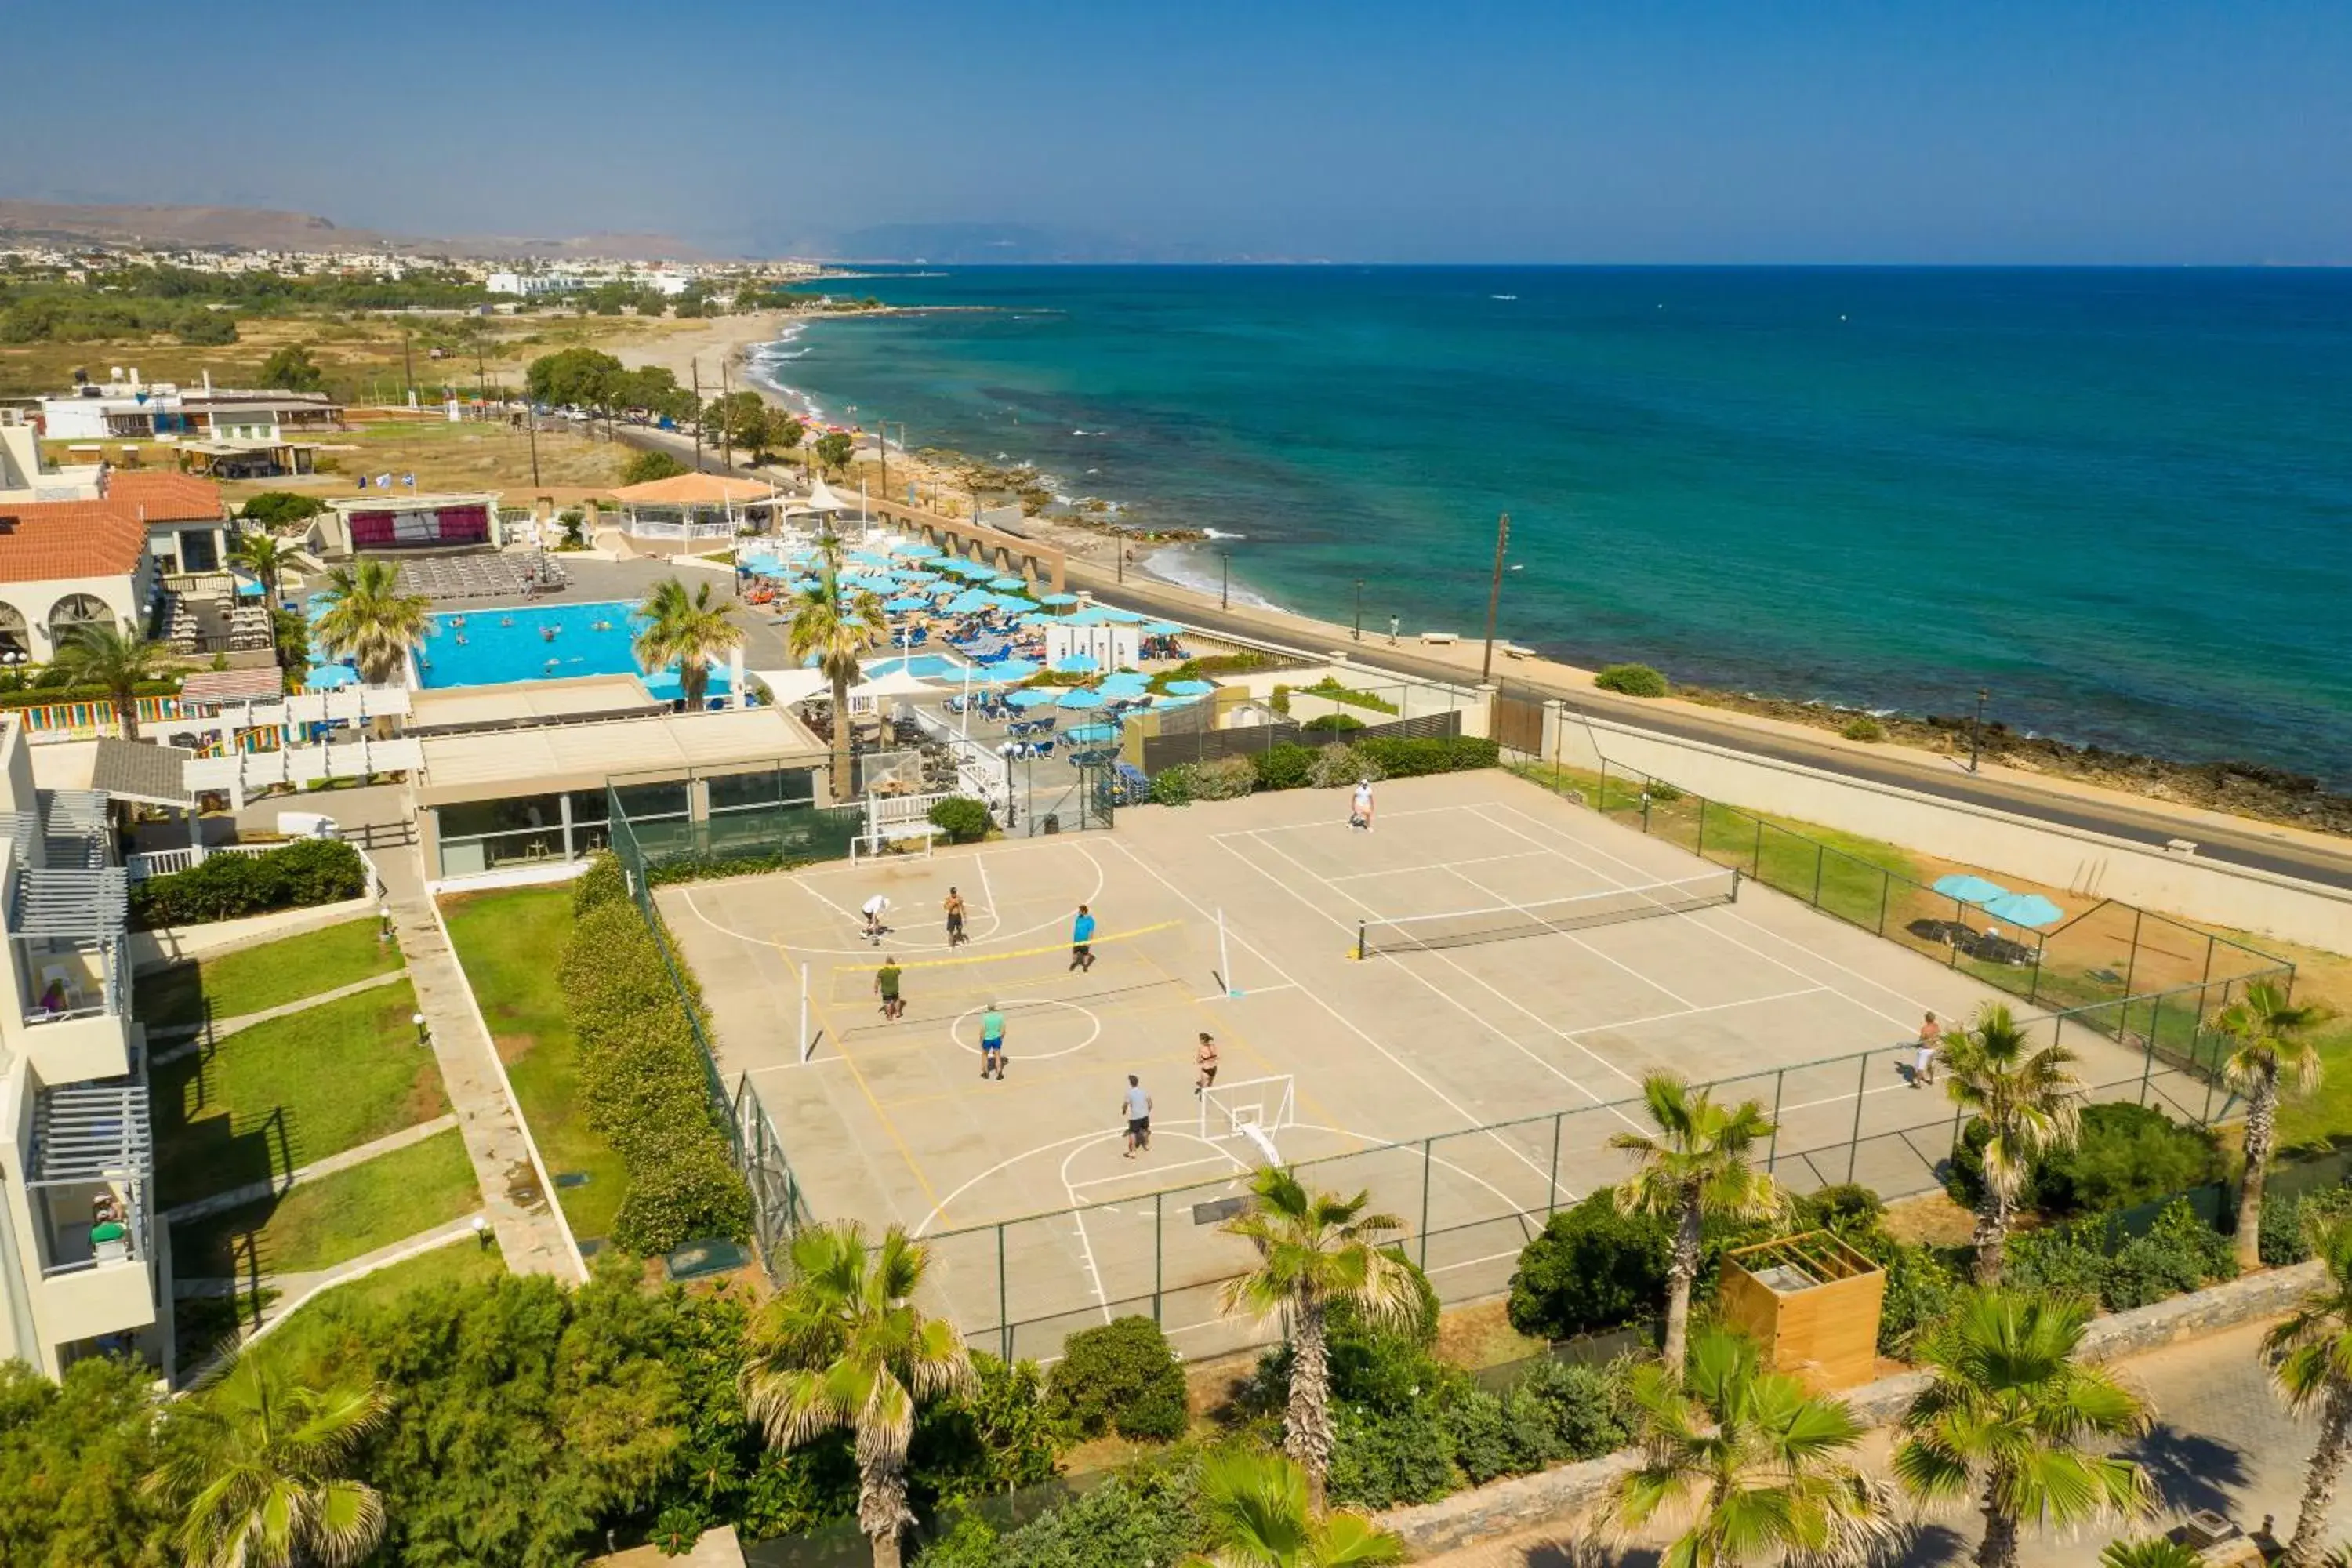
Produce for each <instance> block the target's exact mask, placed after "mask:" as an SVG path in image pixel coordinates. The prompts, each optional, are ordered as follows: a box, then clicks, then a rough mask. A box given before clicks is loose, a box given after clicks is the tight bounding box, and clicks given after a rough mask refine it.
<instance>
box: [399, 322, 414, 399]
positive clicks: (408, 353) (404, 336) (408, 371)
mask: <svg viewBox="0 0 2352 1568" xmlns="http://www.w3.org/2000/svg"><path fill="white" fill-rule="evenodd" d="M400 379H401V383H402V385H403V388H404V393H405V395H406V396H407V398H408V402H409V404H410V405H411V406H412V407H413V406H415V403H416V334H415V332H414V331H410V330H409V329H408V328H406V327H403V328H401V329H400Z"/></svg>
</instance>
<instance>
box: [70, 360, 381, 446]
mask: <svg viewBox="0 0 2352 1568" xmlns="http://www.w3.org/2000/svg"><path fill="white" fill-rule="evenodd" d="M39 406H40V425H41V432H42V434H43V435H44V436H45V437H47V438H48V439H49V440H52V441H136V440H151V439H153V438H155V437H180V436H193V437H200V438H204V439H208V440H220V441H227V440H238V441H255V442H266V441H278V440H281V439H283V438H284V437H286V436H287V435H288V434H289V432H291V433H306V432H318V431H328V430H340V429H341V428H342V427H343V410H342V406H341V405H340V404H338V403H336V402H335V401H334V400H333V399H332V398H331V397H329V396H328V395H326V394H325V393H323V392H288V391H284V390H280V389H244V390H240V389H235V388H226V387H224V388H219V389H215V387H214V386H213V384H212V381H211V378H210V377H209V376H208V377H206V378H205V384H204V386H203V388H202V389H201V390H199V391H194V392H184V391H183V390H182V389H181V388H180V387H179V386H178V385H177V384H175V383H173V382H168V381H159V382H152V383H150V382H142V380H140V378H139V372H138V370H137V368H136V367H133V368H131V370H128V371H123V370H116V371H113V372H111V373H110V376H109V379H108V380H107V381H105V382H104V383H102V384H101V383H98V382H85V383H83V384H81V385H79V386H77V387H75V388H74V390H73V391H72V392H71V393H69V394H68V395H65V396H63V397H44V398H42V399H41V400H40V405H39Z"/></svg>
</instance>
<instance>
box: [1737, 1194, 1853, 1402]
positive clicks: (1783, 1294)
mask: <svg viewBox="0 0 2352 1568" xmlns="http://www.w3.org/2000/svg"><path fill="white" fill-rule="evenodd" d="M1885 1299H1886V1276H1885V1272H1884V1271H1882V1270H1881V1269H1880V1268H1879V1267H1878V1265H1877V1264H1875V1263H1873V1262H1872V1261H1871V1260H1870V1259H1869V1258H1865V1257H1864V1256H1863V1255H1862V1254H1861V1253H1859V1252H1857V1251H1855V1250H1854V1249H1853V1247H1849V1246H1847V1245H1846V1244H1845V1243H1844V1242H1843V1241H1842V1240H1840V1239H1839V1238H1838V1237H1836V1236H1835V1235H1833V1234H1832V1233H1831V1232H1829V1231H1826V1230H1809V1231H1806V1232H1805V1233H1804V1234H1802V1235H1801V1236H1790V1237H1781V1238H1780V1239H1779V1240H1777V1241H1762V1242H1758V1243H1756V1244H1755V1245H1754V1246H1752V1247H1739V1248H1738V1249H1737V1250H1735V1251H1732V1252H1729V1253H1727V1254H1725V1255H1724V1260H1723V1282H1722V1284H1721V1286H1720V1287H1719V1288H1718V1289H1717V1292H1716V1301H1717V1310H1719V1311H1720V1312H1721V1313H1722V1315H1723V1320H1724V1321H1725V1322H1727V1323H1729V1324H1730V1325H1732V1326H1733V1327H1734V1328H1737V1329H1738V1330H1740V1331H1743V1332H1744V1333H1746V1334H1748V1336H1749V1337H1750V1338H1752V1339H1754V1340H1755V1341H1756V1342H1757V1343H1758V1344H1759V1345H1761V1346H1762V1347H1763V1351H1764V1363H1765V1364H1766V1365H1767V1366H1769V1367H1771V1368H1773V1369H1774V1370H1775V1371H1778V1372H1786V1373H1794V1374H1795V1375H1797V1376H1799V1377H1801V1378H1802V1379H1803V1380H1804V1381H1805V1383H1806V1384H1808V1385H1809V1386H1811V1387H1812V1388H1816V1389H1822V1390H1827V1389H1835V1388H1853V1387H1854V1386H1856V1385H1857V1384H1864V1383H1868V1382H1869V1381H1870V1379H1871V1375H1872V1373H1874V1371H1875V1370H1876V1367H1877V1363H1878V1311H1879V1307H1880V1305H1881V1303H1883V1302H1884V1301H1885Z"/></svg>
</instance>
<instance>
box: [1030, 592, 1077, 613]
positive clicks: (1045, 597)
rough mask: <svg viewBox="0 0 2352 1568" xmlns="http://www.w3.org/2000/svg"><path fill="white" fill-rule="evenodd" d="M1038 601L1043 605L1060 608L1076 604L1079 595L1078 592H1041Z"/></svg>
mask: <svg viewBox="0 0 2352 1568" xmlns="http://www.w3.org/2000/svg"><path fill="white" fill-rule="evenodd" d="M1037 602H1038V603H1039V604H1041V605H1054V606H1055V608H1057V609H1058V608H1060V607H1061V606H1062V605H1075V604H1076V603H1077V602H1078V596H1077V595H1076V594H1040V595H1037Z"/></svg>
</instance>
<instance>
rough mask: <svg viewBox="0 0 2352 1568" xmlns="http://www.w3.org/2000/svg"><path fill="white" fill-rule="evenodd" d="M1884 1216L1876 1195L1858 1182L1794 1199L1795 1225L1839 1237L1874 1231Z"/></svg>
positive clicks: (1823, 1189)
mask: <svg viewBox="0 0 2352 1568" xmlns="http://www.w3.org/2000/svg"><path fill="white" fill-rule="evenodd" d="M1885 1214H1886V1205H1885V1204H1883V1203H1881V1202H1880V1201H1879V1198H1878V1194H1876V1193H1874V1192H1872V1191H1871V1190H1870V1189H1869V1188H1868V1187H1865V1186H1864V1185H1862V1184H1860V1183H1857V1182H1837V1183H1832V1184H1831V1185H1829V1186H1826V1187H1822V1188H1820V1189H1818V1190H1816V1191H1814V1192H1811V1193H1809V1194H1806V1195H1805V1196H1803V1197H1801V1198H1799V1199H1798V1200H1797V1214H1796V1217H1797V1223H1798V1225H1800V1226H1804V1227H1806V1228H1809V1229H1813V1230H1833V1231H1836V1232H1837V1233H1838V1234H1839V1235H1841V1236H1853V1235H1855V1234H1858V1233H1859V1234H1867V1233H1869V1232H1871V1231H1874V1230H1876V1229H1877V1228H1878V1222H1879V1221H1880V1220H1881V1219H1882V1218H1884V1217H1885Z"/></svg>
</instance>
